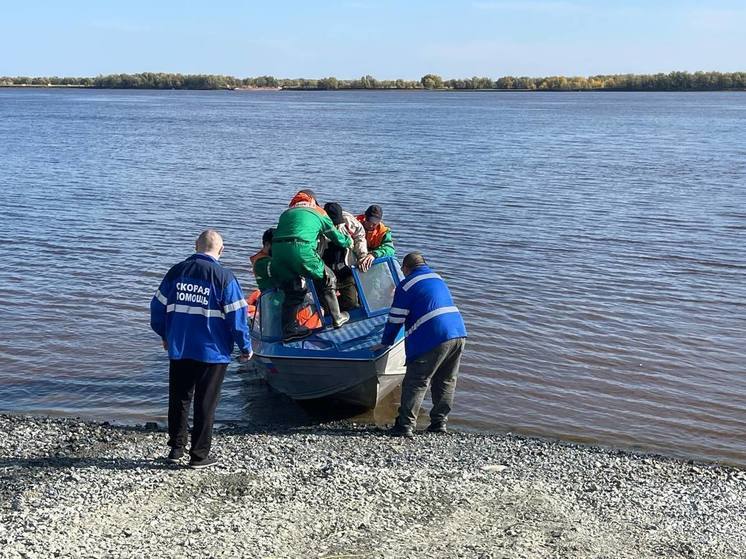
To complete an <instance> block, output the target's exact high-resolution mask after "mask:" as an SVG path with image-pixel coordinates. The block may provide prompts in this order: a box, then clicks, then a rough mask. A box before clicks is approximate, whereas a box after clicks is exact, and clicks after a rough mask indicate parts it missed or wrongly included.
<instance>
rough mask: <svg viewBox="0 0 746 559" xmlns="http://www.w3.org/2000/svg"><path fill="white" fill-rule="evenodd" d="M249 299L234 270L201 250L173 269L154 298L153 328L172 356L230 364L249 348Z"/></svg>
mask: <svg viewBox="0 0 746 559" xmlns="http://www.w3.org/2000/svg"><path fill="white" fill-rule="evenodd" d="M246 306H247V304H246V300H245V299H244V295H243V293H242V292H241V286H240V285H239V284H238V281H237V280H236V277H235V276H234V275H233V272H231V271H230V270H228V269H227V268H224V267H223V266H221V265H220V264H219V263H218V261H217V260H215V259H214V258H212V257H211V256H208V255H206V254H201V253H197V254H194V255H192V256H190V257H189V258H187V259H186V260H184V261H183V262H180V263H179V264H176V265H175V266H174V267H172V268H171V269H170V270H169V271H168V273H167V274H166V276H165V277H164V278H163V281H162V282H161V285H160V286H159V287H158V290H157V291H156V292H155V296H154V297H153V299H152V301H151V302H150V326H151V328H153V330H154V331H155V333H156V334H158V335H159V336H160V337H161V338H162V339H164V340H166V342H167V344H168V356H169V358H170V359H194V360H195V361H201V362H203V363H229V362H230V360H231V353H232V352H233V344H234V343H235V344H236V345H238V348H239V349H240V350H241V352H242V353H249V352H250V351H251V339H250V338H249V327H248V324H247V320H246Z"/></svg>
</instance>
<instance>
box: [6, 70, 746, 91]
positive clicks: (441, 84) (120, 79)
mask: <svg viewBox="0 0 746 559" xmlns="http://www.w3.org/2000/svg"><path fill="white" fill-rule="evenodd" d="M0 87H60V88H68V87H81V88H96V89H187V90H192V89H193V90H213V89H224V90H225V89H227V90H300V91H307V90H322V91H327V90H333V91H336V90H429V91H430V90H444V91H450V90H453V91H746V72H694V73H690V72H669V73H657V74H608V75H594V76H544V77H529V76H503V77H501V78H496V79H493V78H490V77H478V76H474V77H471V78H457V79H444V78H442V77H441V76H439V75H437V74H425V75H424V76H422V77H421V78H420V79H419V80H410V79H395V80H379V79H376V78H374V77H373V76H370V75H365V76H362V77H360V78H358V79H338V78H336V77H325V78H318V79H316V78H313V79H308V78H276V77H274V76H258V77H249V78H237V77H234V76H225V75H219V74H174V73H164V72H142V73H139V74H110V75H106V76H103V75H99V76H95V77H58V76H52V77H49V76H38V77H28V76H0Z"/></svg>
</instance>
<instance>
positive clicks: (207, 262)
mask: <svg viewBox="0 0 746 559" xmlns="http://www.w3.org/2000/svg"><path fill="white" fill-rule="evenodd" d="M196 248H197V251H196V253H195V254H193V255H192V256H190V257H189V258H187V259H186V260H184V261H183V262H180V263H179V264H176V265H175V266H174V267H173V268H171V269H170V270H169V271H168V273H167V274H166V277H164V278H163V281H162V282H161V285H160V287H159V288H158V291H156V292H155V296H154V297H153V300H152V301H151V302H150V326H151V327H152V328H153V330H154V331H155V333H156V334H158V335H159V336H160V337H161V339H162V340H163V348H164V349H166V350H168V357H169V359H170V366H169V372H168V435H169V440H168V446H170V447H171V452H170V453H169V455H168V461H169V462H172V463H177V462H179V460H180V459H181V458H182V457H183V456H184V448H185V447H186V443H187V421H188V418H189V407H190V404H191V402H192V395H194V425H193V426H192V445H191V449H190V451H189V454H190V456H191V460H190V462H189V466H190V467H192V468H195V469H200V468H207V467H209V466H213V465H215V464H217V460H215V459H214V458H211V457H210V456H209V454H210V446H211V444H212V425H213V421H214V419H215V408H216V407H217V405H218V400H219V399H220V388H221V386H222V384H223V379H224V378H225V370H226V368H227V367H228V363H230V361H231V353H232V352H233V344H234V343H235V344H236V345H238V348H239V350H240V351H241V356H240V358H239V360H240V361H248V360H249V359H250V358H251V355H252V351H251V339H250V338H249V329H248V325H247V322H246V306H247V304H246V300H245V299H244V296H243V293H242V292H241V286H240V285H238V281H237V280H236V277H235V276H234V275H233V272H231V271H230V270H228V269H227V268H224V267H223V266H221V265H220V264H219V263H218V259H219V258H220V255H221V254H222V253H223V239H222V237H221V236H220V234H219V233H218V232H217V231H213V230H211V229H208V230H207V231H203V232H202V234H200V236H199V237H198V238H197V244H196Z"/></svg>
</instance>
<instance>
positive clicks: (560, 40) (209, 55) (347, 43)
mask: <svg viewBox="0 0 746 559" xmlns="http://www.w3.org/2000/svg"><path fill="white" fill-rule="evenodd" d="M0 18H1V19H2V32H1V33H0V76H2V75H6V76H18V75H24V76H52V75H56V76H95V75H98V74H110V73H135V72H146V71H147V72H181V73H211V74H228V75H233V76H237V77H247V76H259V75H273V76H276V77H285V78H293V77H308V78H320V77H326V76H336V77H338V78H356V77H360V76H362V75H365V74H370V75H373V76H375V77H376V78H379V79H395V78H405V79H419V78H420V76H422V75H424V74H426V73H435V74H439V75H441V76H443V77H444V78H458V77H470V76H489V77H492V78H496V77H499V76H504V75H527V76H546V75H582V76H587V75H592V74H611V73H630V72H631V73H655V72H669V71H673V70H688V71H696V70H706V71H723V72H729V71H743V70H746V58H745V57H744V56H743V54H744V53H746V0H700V1H695V0H646V1H644V0H626V1H622V0H618V1H611V0H270V1H267V0H245V1H239V0H224V1H217V2H206V1H203V2H195V1H190V0H180V1H178V2H177V1H171V0H158V1H156V0H147V1H144V0H127V1H121V2H115V1H106V0H100V1H93V0H88V1H85V0H65V1H59V0H58V1H37V0H0Z"/></svg>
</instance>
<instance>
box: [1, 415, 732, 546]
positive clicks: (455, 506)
mask: <svg viewBox="0 0 746 559" xmlns="http://www.w3.org/2000/svg"><path fill="white" fill-rule="evenodd" d="M0 430H1V431H2V433H3V436H2V437H0V557H13V558H16V557H19V558H36V557H39V558H41V557H153V556H154V557H215V558H217V557H323V558H342V557H355V558H358V557H366V558H367V557H371V558H389V557H391V558H393V557H469V558H471V557H475V558H498V557H499V558H529V557H537V558H543V557H547V558H548V557H552V558H558V557H559V558H564V557H567V558H595V559H600V558H635V559H637V558H643V557H696V558H699V557H706V558H710V557H712V558H729V557H746V472H743V471H741V470H738V469H735V468H731V467H726V466H718V465H710V464H699V463H693V462H687V461H682V460H675V459H670V458H663V457H658V456H650V455H642V454H634V453H629V452H621V451H614V450H607V449H600V448H594V447H588V446H580V445H575V444H569V443H560V442H551V441H545V440H540V439H531V438H524V437H514V436H510V435H495V434H489V435H484V434H458V433H451V434H447V435H430V434H425V433H418V434H417V436H416V437H415V438H414V439H412V440H406V439H405V440H402V439H391V438H389V437H387V436H386V435H385V434H384V433H383V432H382V431H380V430H378V429H376V428H374V427H367V426H363V425H349V424H338V423H335V424H329V425H322V426H313V427H304V428H292V429H291V428H288V429H276V428H275V429H273V430H266V429H265V430H262V429H257V428H247V427H235V426H234V427H227V428H223V429H221V430H219V431H218V432H217V433H216V435H215V440H214V455H215V456H216V457H217V458H219V459H220V461H221V465H220V466H219V467H217V468H215V469H211V470H206V471H192V470H189V469H187V468H186V467H185V465H170V464H167V463H166V462H165V461H164V460H163V458H164V457H165V455H166V453H167V450H168V449H167V448H166V446H165V442H166V438H167V437H166V434H165V433H164V432H163V431H162V429H160V430H153V429H152V426H149V428H148V429H146V428H134V427H116V426H111V425H108V424H99V423H93V422H86V421H81V420H75V419H67V418H41V417H28V416H18V415H0Z"/></svg>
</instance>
